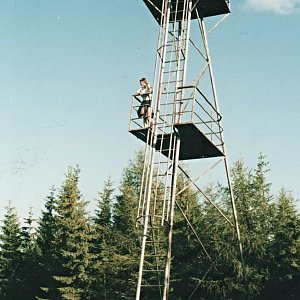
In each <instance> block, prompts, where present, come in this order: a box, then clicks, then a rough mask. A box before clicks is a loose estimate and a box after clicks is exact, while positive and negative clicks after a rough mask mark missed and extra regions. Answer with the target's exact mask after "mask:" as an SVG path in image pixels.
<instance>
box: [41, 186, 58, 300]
mask: <svg viewBox="0 0 300 300" xmlns="http://www.w3.org/2000/svg"><path fill="white" fill-rule="evenodd" d="M56 232H57V223H56V196H55V189H54V187H52V188H51V190H50V194H49V195H48V196H47V198H46V201H45V209H44V211H43V212H42V216H41V217H40V220H39V226H38V228H37V252H38V254H37V257H38V262H39V276H38V282H39V286H40V291H39V292H38V293H37V299H59V292H58V290H57V289H56V286H57V282H56V281H55V280H54V278H53V276H54V275H56V274H57V273H58V272H59V270H60V265H61V263H60V261H59V259H58V253H59V251H60V250H59V249H57V248H56V244H55V233H56Z"/></svg>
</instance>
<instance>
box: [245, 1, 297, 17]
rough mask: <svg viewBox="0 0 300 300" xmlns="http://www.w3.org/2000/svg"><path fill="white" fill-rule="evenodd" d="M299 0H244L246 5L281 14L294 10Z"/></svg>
mask: <svg viewBox="0 0 300 300" xmlns="http://www.w3.org/2000/svg"><path fill="white" fill-rule="evenodd" d="M299 6H300V0H246V7H248V8H251V9H255V10H258V11H271V12H274V13H277V14H281V15H287V14H291V13H293V12H295V11H296V10H297V8H299Z"/></svg>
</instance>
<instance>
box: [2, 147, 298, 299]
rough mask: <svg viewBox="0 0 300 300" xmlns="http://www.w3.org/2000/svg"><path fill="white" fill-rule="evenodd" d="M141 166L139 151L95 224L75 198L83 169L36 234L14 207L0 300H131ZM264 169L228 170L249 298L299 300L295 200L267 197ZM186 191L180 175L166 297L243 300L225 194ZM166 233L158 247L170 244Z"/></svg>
mask: <svg viewBox="0 0 300 300" xmlns="http://www.w3.org/2000/svg"><path fill="white" fill-rule="evenodd" d="M143 159H144V156H143V152H142V151H140V152H138V153H137V154H136V156H135V158H134V159H132V160H130V162H129V164H128V166H127V167H126V168H125V169H124V172H123V174H122V179H121V183H120V188H119V192H118V193H117V195H115V189H114V187H113V184H112V182H111V181H110V180H108V181H106V182H105V183H104V187H103V190H102V192H101V193H99V199H98V207H97V209H96V211H95V214H94V216H93V217H92V218H91V217H88V215H87V213H86V209H85V206H86V203H85V201H84V200H83V198H82V196H81V194H80V191H79V189H78V183H79V173H80V172H79V169H78V168H69V170H68V172H67V174H66V177H65V180H64V182H63V183H62V186H61V188H60V190H59V191H58V193H56V191H55V190H54V189H51V191H50V194H49V196H48V197H47V199H46V201H45V209H44V211H43V212H42V215H41V218H40V220H39V222H38V226H37V227H35V226H34V225H33V224H34V219H33V216H32V214H29V216H28V218H26V219H25V222H23V224H24V225H23V226H21V225H20V223H19V221H18V217H17V215H16V212H15V210H14V208H13V207H11V206H9V207H8V208H7V211H6V214H5V218H4V221H3V225H2V227H1V233H0V299H1V300H2V299H3V300H16V299H24V300H27V299H28V300H29V299H51V300H61V299H72V300H76V299H84V300H99V299H103V300H110V299H133V298H134V296H135V290H136V282H137V272H138V266H139V255H140V233H139V232H138V231H137V228H136V214H137V204H138V198H139V192H140V185H141V177H142V172H143ZM267 167H268V164H267V163H266V162H265V158H264V157H263V156H260V157H259V158H258V163H257V166H256V168H255V169H254V170H249V169H247V168H246V167H245V165H244V163H243V162H242V161H238V162H236V163H235V165H234V167H233V170H232V182H233V188H234V195H235V200H236V206H237V211H238V217H239V224H240V231H241V239H242V244H243V246H244V257H245V263H246V268H247V273H248V283H249V295H248V296H249V298H250V299H264V300H265V299H299V298H300V285H299V282H300V217H299V213H298V211H297V209H296V207H295V199H294V198H293V197H292V195H291V194H290V193H288V192H286V191H285V190H282V191H280V193H279V195H278V196H277V197H273V195H272V194H271V192H270V186H271V184H270V183H269V182H268V181H267V179H266V175H267V172H268V169H267ZM188 184H189V182H188V180H187V179H186V178H185V176H183V175H182V174H179V176H178V181H177V192H179V194H178V195H177V197H176V202H177V203H176V213H175V217H174V231H173V246H172V264H171V284H170V297H169V298H170V299H174V300H175V299H176V300H177V299H246V298H247V295H246V289H245V286H244V282H243V272H242V266H241V259H240V253H239V248H238V244H237V239H236V232H235V230H234V228H233V226H232V224H233V223H234V222H233V216H232V209H231V201H230V197H229V193H228V190H227V189H226V188H224V187H222V186H220V185H216V186H214V185H211V186H208V187H206V189H205V193H204V194H205V196H203V194H202V193H201V192H199V191H197V190H194V189H193V188H192V186H188ZM187 186H188V188H185V187H187ZM208 200H210V201H212V202H213V203H214V204H215V205H216V206H218V208H219V210H220V211H221V212H222V213H224V214H225V215H226V216H227V218H228V220H226V219H225V218H224V217H223V216H222V215H221V213H220V211H218V210H216V208H215V207H214V206H213V205H212V204H211V203H209V201H208ZM187 219H188V222H187ZM161 234H162V236H158V237H157V239H162V238H164V239H165V238H166V236H165V234H166V232H163V233H161ZM148 263H149V262H148ZM157 298H158V296H157V295H155V296H153V295H152V296H151V295H147V296H146V295H144V298H143V299H157Z"/></svg>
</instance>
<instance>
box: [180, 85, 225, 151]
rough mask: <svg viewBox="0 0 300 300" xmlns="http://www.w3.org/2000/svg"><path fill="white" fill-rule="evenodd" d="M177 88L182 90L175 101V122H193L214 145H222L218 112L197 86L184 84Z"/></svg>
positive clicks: (221, 129) (220, 117)
mask: <svg viewBox="0 0 300 300" xmlns="http://www.w3.org/2000/svg"><path fill="white" fill-rule="evenodd" d="M179 90H181V91H182V92H181V95H182V96H181V98H180V100H177V101H176V102H177V104H176V118H175V120H176V123H175V124H176V125H178V124H193V125H195V126H196V127H197V129H198V130H199V131H200V132H202V133H203V134H204V135H205V136H206V137H207V138H208V139H209V140H210V141H211V142H212V143H213V144H214V145H215V146H217V147H219V146H222V145H223V140H222V135H221V134H222V131H223V128H222V127H221V125H220V121H221V119H222V116H221V115H220V113H219V112H218V111H217V110H216V108H215V107H214V106H213V105H212V103H211V102H210V101H209V99H208V98H207V97H206V96H205V95H204V94H203V93H202V92H201V90H200V89H199V87H198V86H193V85H190V86H184V87H181V88H179Z"/></svg>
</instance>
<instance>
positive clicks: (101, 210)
mask: <svg viewBox="0 0 300 300" xmlns="http://www.w3.org/2000/svg"><path fill="white" fill-rule="evenodd" d="M113 192H114V189H113V186H112V182H111V181H110V180H108V181H106V182H105V183H104V188H103V191H102V192H101V193H99V200H98V209H97V210H96V215H95V217H94V218H93V220H92V221H93V225H92V240H91V253H92V258H91V259H92V262H91V264H90V270H89V276H90V278H91V285H90V287H91V288H90V290H89V295H88V299H95V300H96V299H103V300H108V299H112V295H113V293H112V286H111V285H112V282H113V279H114V278H113V277H114V271H113V260H112V259H113V257H114V253H115V251H114V248H115V245H114V239H113V232H112V201H113V198H112V197H113Z"/></svg>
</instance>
